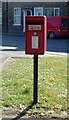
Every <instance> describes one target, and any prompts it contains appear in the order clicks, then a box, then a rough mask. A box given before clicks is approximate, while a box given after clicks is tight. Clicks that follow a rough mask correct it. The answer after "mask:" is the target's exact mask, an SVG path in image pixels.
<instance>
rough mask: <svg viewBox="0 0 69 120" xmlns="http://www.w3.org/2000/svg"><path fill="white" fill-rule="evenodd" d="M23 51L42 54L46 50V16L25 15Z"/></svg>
mask: <svg viewBox="0 0 69 120" xmlns="http://www.w3.org/2000/svg"><path fill="white" fill-rule="evenodd" d="M25 39H26V43H25V46H26V47H25V53H26V54H33V55H42V54H44V52H45V51H46V17H44V16H26V31H25Z"/></svg>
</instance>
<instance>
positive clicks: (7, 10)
mask: <svg viewBox="0 0 69 120" xmlns="http://www.w3.org/2000/svg"><path fill="white" fill-rule="evenodd" d="M67 6H69V4H68V5H67V3H66V2H38V3H37V2H26V3H25V2H8V3H3V7H2V8H3V31H4V32H6V33H9V34H17V35H22V34H23V11H22V18H21V26H14V25H13V23H14V8H15V7H16V8H17V7H20V8H33V7H44V8H51V7H53V8H54V7H59V8H60V10H61V16H67V15H68V14H69V11H68V9H67ZM68 8H69V7H68Z"/></svg>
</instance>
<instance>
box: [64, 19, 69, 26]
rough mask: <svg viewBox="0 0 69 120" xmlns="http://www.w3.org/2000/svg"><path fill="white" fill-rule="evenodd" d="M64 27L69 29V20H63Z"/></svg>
mask: <svg viewBox="0 0 69 120" xmlns="http://www.w3.org/2000/svg"><path fill="white" fill-rule="evenodd" d="M62 26H63V27H69V19H64V18H62Z"/></svg>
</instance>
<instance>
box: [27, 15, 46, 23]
mask: <svg viewBox="0 0 69 120" xmlns="http://www.w3.org/2000/svg"><path fill="white" fill-rule="evenodd" d="M44 19H45V16H26V24H29V23H30V24H32V23H37V24H38V23H40V24H42V23H44Z"/></svg>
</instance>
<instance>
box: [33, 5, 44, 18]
mask: <svg viewBox="0 0 69 120" xmlns="http://www.w3.org/2000/svg"><path fill="white" fill-rule="evenodd" d="M39 9H41V12H42V15H40V16H43V13H44V11H43V7H34V16H38V15H36V10H39Z"/></svg>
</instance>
